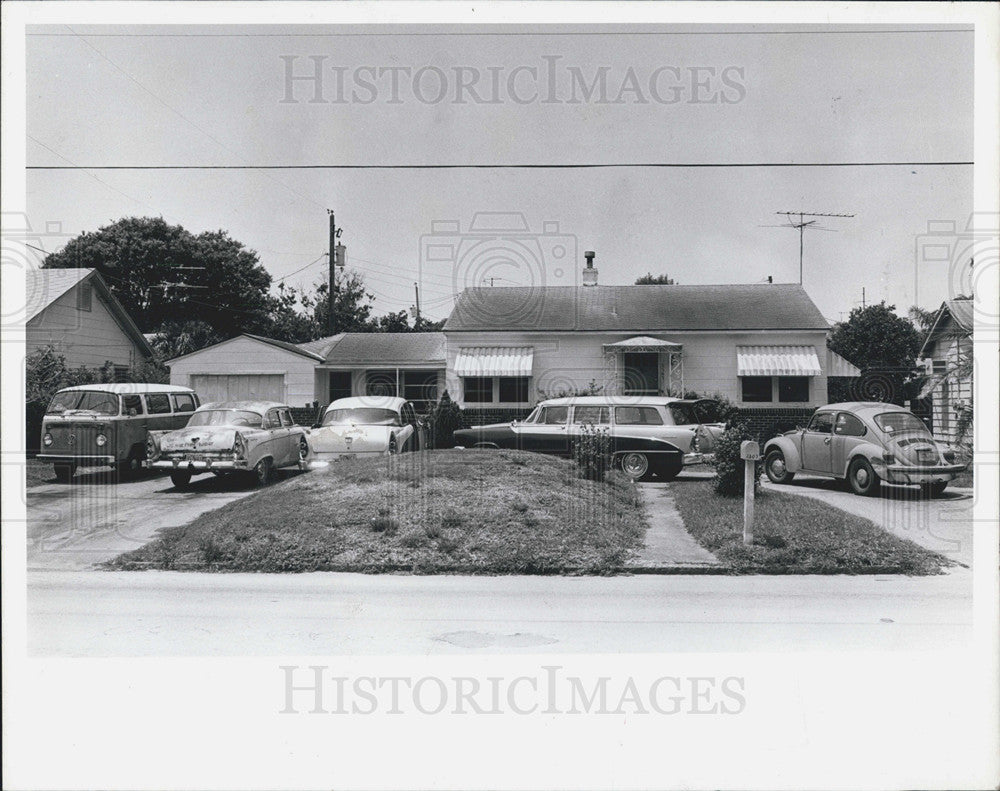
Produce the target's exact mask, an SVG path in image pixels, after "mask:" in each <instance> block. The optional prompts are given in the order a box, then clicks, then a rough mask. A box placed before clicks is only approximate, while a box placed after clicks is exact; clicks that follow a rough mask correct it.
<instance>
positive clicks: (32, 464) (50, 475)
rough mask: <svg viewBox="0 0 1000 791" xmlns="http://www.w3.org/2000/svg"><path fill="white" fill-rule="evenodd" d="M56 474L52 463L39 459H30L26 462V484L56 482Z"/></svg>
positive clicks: (27, 486)
mask: <svg viewBox="0 0 1000 791" xmlns="http://www.w3.org/2000/svg"><path fill="white" fill-rule="evenodd" d="M55 482H56V474H55V472H54V471H53V469H52V465H51V464H46V463H44V462H40V461H39V460H38V459H28V460H27V461H26V463H25V486H26V488H29V489H30V488H31V487H32V486H41V485H42V484H43V483H55Z"/></svg>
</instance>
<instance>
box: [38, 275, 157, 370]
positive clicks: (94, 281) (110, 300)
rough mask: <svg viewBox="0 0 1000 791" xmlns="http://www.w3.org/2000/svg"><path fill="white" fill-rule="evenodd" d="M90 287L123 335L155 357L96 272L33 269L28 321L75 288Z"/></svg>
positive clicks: (145, 353)
mask: <svg viewBox="0 0 1000 791" xmlns="http://www.w3.org/2000/svg"><path fill="white" fill-rule="evenodd" d="M84 282H87V283H90V284H91V286H93V288H94V291H95V292H97V295H98V297H99V299H100V300H101V302H102V303H104V306H105V307H106V308H107V309H108V311H110V313H111V315H112V316H113V317H114V319H115V321H117V322H118V326H119V327H121V329H122V332H124V333H125V334H126V335H128V336H129V338H131V339H132V342H133V343H134V344H135V345H136V346H138V347H139V348H140V349H141V350H142V353H143V354H144V355H145V356H146V357H152V356H153V347H152V346H150V345H149V341H148V340H147V339H146V336H145V335H143V334H142V332H140V331H139V328H138V327H137V326H136V325H135V322H134V321H132V317H131V316H129V315H128V313H127V312H126V310H125V308H124V307H123V306H122V303H121V302H119V301H118V298H117V297H116V296H115V295H114V294H112V293H111V289H109V288H108V284H107V283H105V282H104V278H102V277H101V275H100V273H99V272H98V271H97V270H96V269H29V270H27V271H26V272H25V297H26V304H27V308H28V309H27V319H26V321H31V320H32V319H34V318H35V317H36V316H38V315H39V314H40V313H41V312H42V311H44V310H45V309H46V308H47V307H49V305H51V304H52V303H53V302H55V301H56V300H57V299H59V298H60V297H62V296H63V295H64V294H65V293H66V292H67V291H69V290H70V289H71V288H73V287H75V286H77V285H79V284H81V283H84Z"/></svg>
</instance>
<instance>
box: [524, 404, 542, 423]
mask: <svg viewBox="0 0 1000 791" xmlns="http://www.w3.org/2000/svg"><path fill="white" fill-rule="evenodd" d="M540 411H541V407H537V406H536V407H535V408H534V409H532V410H531V414H530V415H528V416H527V417H526V418H525V419H524V420H523V421H522V422H523V423H534V422H535V421H536V420H538V413H539V412H540Z"/></svg>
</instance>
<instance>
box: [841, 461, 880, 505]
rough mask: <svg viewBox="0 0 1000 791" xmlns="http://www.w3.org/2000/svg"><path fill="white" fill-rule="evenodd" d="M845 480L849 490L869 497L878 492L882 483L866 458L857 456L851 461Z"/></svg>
mask: <svg viewBox="0 0 1000 791" xmlns="http://www.w3.org/2000/svg"><path fill="white" fill-rule="evenodd" d="M847 482H848V484H849V485H850V487H851V491H852V492H854V493H855V494H860V495H861V496H862V497H871V496H872V495H875V494H878V490H879V488H880V487H881V484H882V481H881V480H880V479H879V477H878V473H877V472H875V470H873V469H872V465H871V464H869V463H868V459H862V458H857V459H855V460H854V461H852V462H851V466H850V469H848V471H847Z"/></svg>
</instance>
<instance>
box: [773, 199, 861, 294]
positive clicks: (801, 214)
mask: <svg viewBox="0 0 1000 791" xmlns="http://www.w3.org/2000/svg"><path fill="white" fill-rule="evenodd" d="M775 214H782V215H784V216H786V217H788V224H787V225H775V226H771V227H774V228H798V229H799V285H800V286H801V285H802V247H803V235H804V234H805V230H806V228H809V229H810V230H813V231H832V230H834V229H833V228H822V227H820V226H818V225H816V220H806V217H853V216H854V215H853V214H819V213H817V212H805V211H778V212H775ZM794 217H798V218H799V221H798V222H795V220H794V219H793V218H794Z"/></svg>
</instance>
